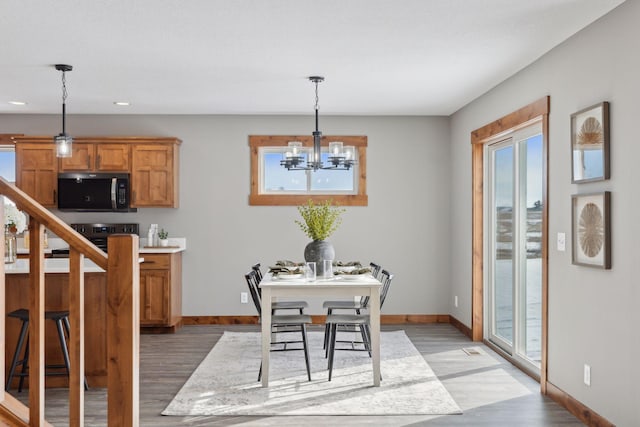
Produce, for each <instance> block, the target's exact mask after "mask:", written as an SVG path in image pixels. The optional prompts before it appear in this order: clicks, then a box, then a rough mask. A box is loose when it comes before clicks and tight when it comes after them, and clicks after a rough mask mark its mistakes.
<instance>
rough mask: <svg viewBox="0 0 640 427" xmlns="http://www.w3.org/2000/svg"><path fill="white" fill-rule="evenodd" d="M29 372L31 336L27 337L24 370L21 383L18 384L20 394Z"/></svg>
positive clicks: (23, 360)
mask: <svg viewBox="0 0 640 427" xmlns="http://www.w3.org/2000/svg"><path fill="white" fill-rule="evenodd" d="M28 370H29V336H28V335H27V344H26V345H25V346H24V358H23V359H22V369H21V370H20V382H19V383H18V393H21V392H22V386H23V385H24V378H25V377H26V376H27V371H28Z"/></svg>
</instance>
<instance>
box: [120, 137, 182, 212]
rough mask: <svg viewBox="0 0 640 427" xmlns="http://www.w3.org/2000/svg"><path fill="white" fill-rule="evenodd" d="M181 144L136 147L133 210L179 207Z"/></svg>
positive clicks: (137, 145) (134, 151)
mask: <svg viewBox="0 0 640 427" xmlns="http://www.w3.org/2000/svg"><path fill="white" fill-rule="evenodd" d="M178 164H179V163H178V145H177V144H136V145H135V146H134V147H133V149H132V151H131V207H133V208H144V207H152V206H155V207H171V208H177V207H178Z"/></svg>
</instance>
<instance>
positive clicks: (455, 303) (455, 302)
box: [453, 295, 458, 307]
mask: <svg viewBox="0 0 640 427" xmlns="http://www.w3.org/2000/svg"><path fill="white" fill-rule="evenodd" d="M453 305H454V306H456V307H457V306H458V295H456V296H454V297H453Z"/></svg>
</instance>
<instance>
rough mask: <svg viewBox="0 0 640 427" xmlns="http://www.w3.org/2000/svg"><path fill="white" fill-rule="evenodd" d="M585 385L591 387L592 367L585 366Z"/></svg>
mask: <svg viewBox="0 0 640 427" xmlns="http://www.w3.org/2000/svg"><path fill="white" fill-rule="evenodd" d="M583 381H584V385H587V386H591V366H589V365H587V364H585V365H584V378H583Z"/></svg>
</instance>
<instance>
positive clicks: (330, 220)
mask: <svg viewBox="0 0 640 427" xmlns="http://www.w3.org/2000/svg"><path fill="white" fill-rule="evenodd" d="M345 211H346V209H343V208H339V207H337V206H332V204H331V200H327V201H325V202H324V203H320V204H314V203H313V200H309V202H307V204H306V205H302V206H298V212H300V215H301V216H302V219H303V220H304V222H303V221H298V220H296V221H295V222H296V224H298V226H299V227H300V229H301V230H302V231H303V232H304V234H306V235H307V236H309V238H310V239H312V240H326V239H327V238H328V237H329V236H330V235H331V234H333V232H334V231H336V230H337V229H338V227H339V226H340V224H341V223H342V218H341V217H340V216H341V215H342V213H343V212H345Z"/></svg>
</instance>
